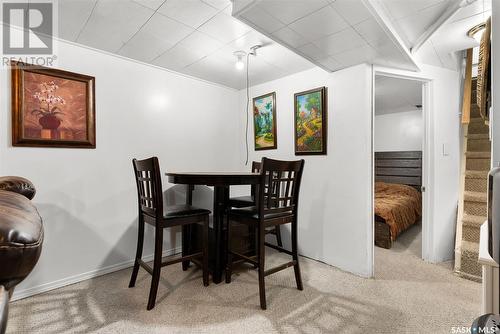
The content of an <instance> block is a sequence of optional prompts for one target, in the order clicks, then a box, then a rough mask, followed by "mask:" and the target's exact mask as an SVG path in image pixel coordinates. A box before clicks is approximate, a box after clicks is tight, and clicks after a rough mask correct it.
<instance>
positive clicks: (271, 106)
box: [252, 92, 278, 151]
mask: <svg viewBox="0 0 500 334" xmlns="http://www.w3.org/2000/svg"><path fill="white" fill-rule="evenodd" d="M252 110H253V125H254V126H253V129H254V137H253V138H254V148H255V150H256V151H262V150H274V149H277V148H278V137H277V135H276V133H277V131H276V92H272V93H268V94H264V95H260V96H257V97H254V98H253V99H252ZM269 122H271V124H269Z"/></svg>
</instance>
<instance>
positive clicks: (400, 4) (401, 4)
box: [382, 0, 448, 20]
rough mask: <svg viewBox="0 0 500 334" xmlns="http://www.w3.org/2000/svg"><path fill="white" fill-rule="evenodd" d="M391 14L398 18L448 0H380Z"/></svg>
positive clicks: (446, 2) (445, 2) (445, 3)
mask: <svg viewBox="0 0 500 334" xmlns="http://www.w3.org/2000/svg"><path fill="white" fill-rule="evenodd" d="M382 2H383V3H384V5H385V6H386V8H387V9H388V10H389V12H390V13H391V16H392V17H393V18H394V19H396V20H399V19H401V18H404V17H408V16H412V15H414V14H416V13H418V12H419V11H421V10H423V9H426V8H428V7H432V6H435V5H437V4H444V5H447V4H448V0H382Z"/></svg>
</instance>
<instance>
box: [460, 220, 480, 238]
mask: <svg viewBox="0 0 500 334" xmlns="http://www.w3.org/2000/svg"><path fill="white" fill-rule="evenodd" d="M480 232H481V229H480V228H478V227H475V226H473V225H465V224H463V225H462V241H469V242H479V238H480V234H481V233H480Z"/></svg>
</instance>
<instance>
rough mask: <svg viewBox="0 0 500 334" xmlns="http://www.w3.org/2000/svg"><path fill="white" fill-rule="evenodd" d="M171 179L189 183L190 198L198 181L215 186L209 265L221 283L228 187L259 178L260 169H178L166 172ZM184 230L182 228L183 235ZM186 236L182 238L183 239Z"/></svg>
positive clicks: (170, 180) (176, 181)
mask: <svg viewBox="0 0 500 334" xmlns="http://www.w3.org/2000/svg"><path fill="white" fill-rule="evenodd" d="M166 175H167V177H168V182H170V183H173V184H185V185H188V186H189V187H188V201H190V200H191V195H190V190H191V189H192V188H191V187H192V186H195V185H205V186H213V187H214V210H213V212H212V213H213V226H212V227H211V229H210V234H211V239H212V242H211V244H210V249H209V257H210V260H211V261H210V269H211V272H212V280H213V282H214V283H220V282H221V280H222V273H223V271H224V267H225V263H226V257H225V253H226V252H225V248H226V245H225V242H224V233H223V231H224V228H225V227H224V215H225V213H226V210H227V206H228V202H229V187H230V186H233V185H250V184H256V183H258V182H259V176H260V175H259V174H258V173H250V172H207V173H205V172H189V173H184V172H176V173H166ZM184 232H185V231H184V230H183V235H184V234H185V233H184ZM184 240H185V239H184V238H183V241H184Z"/></svg>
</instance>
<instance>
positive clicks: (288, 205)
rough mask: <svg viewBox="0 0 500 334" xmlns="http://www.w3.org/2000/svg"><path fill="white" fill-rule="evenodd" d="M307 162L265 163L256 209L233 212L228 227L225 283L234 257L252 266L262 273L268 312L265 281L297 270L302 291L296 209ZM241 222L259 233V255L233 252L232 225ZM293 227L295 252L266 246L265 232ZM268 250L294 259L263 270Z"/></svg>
mask: <svg viewBox="0 0 500 334" xmlns="http://www.w3.org/2000/svg"><path fill="white" fill-rule="evenodd" d="M303 169H304V160H299V161H279V160H271V159H267V158H263V159H262V168H261V172H260V173H261V178H260V181H259V183H258V184H257V185H256V189H255V190H256V199H257V201H256V204H257V205H256V206H253V207H246V208H235V209H230V211H229V214H228V226H227V230H226V233H227V236H226V237H227V265H226V283H230V282H231V275H232V271H233V257H236V258H238V259H237V260H238V262H249V263H251V264H253V265H255V266H257V267H258V270H259V294H260V307H261V308H262V309H263V310H265V309H266V289H265V282H264V278H265V277H266V276H268V275H271V274H274V273H276V272H278V271H280V270H283V269H286V268H288V267H292V266H293V268H294V271H295V281H296V283H297V289H299V290H302V289H303V287H302V279H301V276H300V268H299V256H298V250H297V207H298V203H299V190H300V181H301V178H302V171H303ZM232 222H238V223H242V224H246V225H249V226H251V227H254V228H255V229H256V233H257V255H256V256H250V257H249V256H246V255H243V254H239V253H237V252H235V251H233V250H232V249H231V246H230V245H231V225H232V224H231V223H232ZM283 224H291V232H292V235H291V237H292V251H289V250H286V249H284V248H282V247H279V246H275V245H273V244H269V243H267V242H265V230H266V228H269V227H273V226H279V225H283ZM265 246H268V247H271V248H274V249H277V250H279V251H281V252H283V253H286V254H289V255H291V256H292V261H290V262H287V263H284V264H282V265H279V266H277V267H275V268H272V269H268V270H264V263H265Z"/></svg>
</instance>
